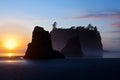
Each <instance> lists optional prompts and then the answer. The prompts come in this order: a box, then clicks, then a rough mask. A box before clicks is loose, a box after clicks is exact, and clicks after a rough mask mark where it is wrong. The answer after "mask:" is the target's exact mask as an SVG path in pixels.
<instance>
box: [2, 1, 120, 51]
mask: <svg viewBox="0 0 120 80" xmlns="http://www.w3.org/2000/svg"><path fill="white" fill-rule="evenodd" d="M54 21H57V22H58V27H60V28H61V27H63V28H69V27H71V26H79V25H86V26H87V25H88V24H89V23H90V24H93V25H94V26H97V27H98V30H99V31H100V32H101V36H102V42H103V45H104V49H107V50H114V51H118V50H120V46H119V45H120V36H119V35H120V0H0V37H1V40H0V44H2V39H3V38H4V37H6V36H12V37H13V36H14V37H16V39H17V40H19V42H20V43H21V44H22V45H20V46H19V48H20V49H25V48H26V47H27V43H28V42H30V41H31V33H32V30H33V28H34V26H36V25H39V26H42V27H44V28H45V29H46V30H49V31H50V30H51V29H52V23H53V22H54ZM0 49H1V50H2V49H3V47H2V46H0Z"/></svg>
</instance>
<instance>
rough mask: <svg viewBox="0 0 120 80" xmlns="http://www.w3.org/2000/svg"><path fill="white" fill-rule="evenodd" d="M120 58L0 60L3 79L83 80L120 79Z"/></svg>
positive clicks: (0, 77)
mask: <svg viewBox="0 0 120 80" xmlns="http://www.w3.org/2000/svg"><path fill="white" fill-rule="evenodd" d="M119 72H120V59H119V58H104V59H103V58H68V59H50V60H38V61H35V60H34V61H33V60H24V59H21V58H20V57H18V58H13V59H1V60H0V80H80V79H97V80H98V79H102V80H103V79H106V80H107V79H109V80H110V79H111V78H114V80H115V79H117V78H118V77H119V76H120V74H118V73H119Z"/></svg>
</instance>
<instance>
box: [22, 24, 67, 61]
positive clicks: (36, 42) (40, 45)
mask: <svg viewBox="0 0 120 80" xmlns="http://www.w3.org/2000/svg"><path fill="white" fill-rule="evenodd" d="M24 58H25V59H52V58H65V56H64V55H63V54H61V53H60V52H59V51H56V50H53V48H52V42H51V35H50V34H49V32H48V31H45V30H44V29H43V28H42V27H39V26H36V27H35V28H34V30H33V34H32V42H31V43H29V44H28V48H27V50H26V53H25V56H24Z"/></svg>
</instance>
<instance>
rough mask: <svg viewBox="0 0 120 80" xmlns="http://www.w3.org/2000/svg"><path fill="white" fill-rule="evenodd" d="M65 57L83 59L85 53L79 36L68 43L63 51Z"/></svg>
mask: <svg viewBox="0 0 120 80" xmlns="http://www.w3.org/2000/svg"><path fill="white" fill-rule="evenodd" d="M61 52H62V53H63V54H64V55H65V56H68V57H71V56H72V57H82V56H83V52H82V50H81V45H80V41H79V36H75V37H72V38H71V39H69V40H68V41H67V44H66V46H65V47H64V48H63V49H62V51H61Z"/></svg>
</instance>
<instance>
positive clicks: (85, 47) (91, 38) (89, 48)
mask: <svg viewBox="0 0 120 80" xmlns="http://www.w3.org/2000/svg"><path fill="white" fill-rule="evenodd" d="M53 28H54V27H53ZM50 34H51V40H52V45H53V49H55V50H58V51H62V50H63V48H65V46H66V45H68V40H70V39H71V38H73V37H75V36H76V35H78V36H79V43H80V44H81V49H82V51H83V53H84V57H102V55H103V45H102V41H101V35H100V32H99V31H98V30H97V27H96V26H92V25H91V24H89V25H88V26H86V27H85V26H77V27H71V28H67V29H64V28H56V27H55V28H54V29H53V30H52V31H51V32H50ZM73 54H74V53H73ZM66 56H69V55H66ZM71 57H72V56H71Z"/></svg>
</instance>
